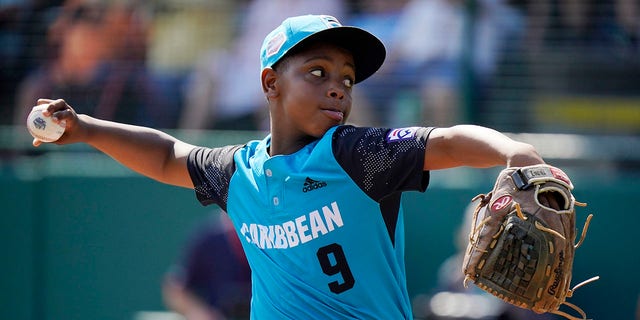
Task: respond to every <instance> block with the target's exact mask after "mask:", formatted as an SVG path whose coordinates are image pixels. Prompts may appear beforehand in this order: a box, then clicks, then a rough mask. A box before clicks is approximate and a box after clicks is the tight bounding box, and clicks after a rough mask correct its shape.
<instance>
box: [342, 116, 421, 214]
mask: <svg viewBox="0 0 640 320" xmlns="http://www.w3.org/2000/svg"><path fill="white" fill-rule="evenodd" d="M432 129H433V128H431V127H428V128H427V127H410V128H399V129H388V128H360V127H353V126H342V127H339V128H338V129H337V130H336V131H335V132H334V134H333V141H332V150H333V154H334V156H335V158H336V159H337V161H338V163H339V164H340V166H341V167H342V168H343V169H344V170H345V171H346V172H347V174H348V175H349V176H350V177H351V179H352V180H353V181H354V182H355V183H356V184H358V185H359V186H360V188H361V189H362V190H363V191H365V192H366V193H367V194H368V195H369V196H370V197H371V198H372V199H374V200H376V201H380V200H382V199H383V198H384V197H386V196H388V195H390V194H393V193H396V192H402V191H420V192H423V191H425V190H426V188H427V186H428V184H429V172H428V171H424V170H423V167H424V154H425V149H426V144H427V139H428V137H429V134H430V133H431V130H432Z"/></svg>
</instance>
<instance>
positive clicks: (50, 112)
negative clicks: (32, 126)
mask: <svg viewBox="0 0 640 320" xmlns="http://www.w3.org/2000/svg"><path fill="white" fill-rule="evenodd" d="M42 105H46V106H47V107H46V110H43V112H42V114H43V115H44V116H47V117H51V118H52V119H53V122H56V123H58V124H60V125H62V126H66V122H67V121H66V120H68V119H74V118H75V111H74V110H73V109H72V108H71V107H70V106H69V105H68V104H67V103H66V102H65V101H64V100H63V99H57V100H51V99H38V102H37V106H38V107H39V106H42Z"/></svg>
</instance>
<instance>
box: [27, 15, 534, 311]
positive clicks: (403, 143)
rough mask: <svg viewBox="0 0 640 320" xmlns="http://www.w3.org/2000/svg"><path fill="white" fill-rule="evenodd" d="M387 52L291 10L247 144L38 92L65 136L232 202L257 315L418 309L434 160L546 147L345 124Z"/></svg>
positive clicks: (270, 43) (450, 132) (480, 131)
mask: <svg viewBox="0 0 640 320" xmlns="http://www.w3.org/2000/svg"><path fill="white" fill-rule="evenodd" d="M384 58H385V48H384V46H383V44H382V43H381V42H380V41H379V40H378V39H377V38H376V37H375V36H373V35H371V34H370V33H369V32H367V31H364V30H362V29H358V28H354V27H347V26H342V25H341V24H340V23H339V22H338V20H336V18H334V17H331V16H322V15H308V16H300V17H292V18H289V19H287V20H285V21H284V22H283V23H282V24H281V25H280V26H278V27H277V28H276V29H275V30H273V31H272V32H271V33H270V34H269V35H267V37H266V38H265V40H264V43H263V46H262V50H261V52H260V59H261V62H262V70H261V73H260V76H261V80H262V89H263V91H264V94H265V97H266V99H267V101H268V106H269V111H270V114H271V123H270V125H271V132H270V134H269V135H268V136H267V137H265V138H264V139H263V140H260V141H250V142H247V143H246V144H244V145H230V146H225V147H219V148H207V147H198V146H194V145H190V144H188V143H186V142H183V141H179V140H177V139H175V138H173V137H171V136H169V135H167V134H165V133H163V132H160V131H157V130H154V129H150V128H145V127H137V126H131V125H126V124H121V123H114V122H109V121H104V120H99V119H96V118H93V117H90V116H88V115H78V114H76V113H75V112H74V110H73V109H72V108H71V107H70V106H69V105H68V104H67V103H66V102H65V101H63V100H45V99H41V100H39V101H38V104H39V105H43V104H44V105H47V106H48V107H47V108H48V114H50V115H52V116H53V117H54V119H55V121H58V122H60V121H63V122H65V123H66V132H65V134H64V135H63V136H62V138H61V139H60V140H59V141H57V142H56V143H57V144H69V143H77V142H83V143H87V144H89V145H91V146H93V147H95V148H97V149H98V150H100V151H102V152H104V153H106V154H107V155H109V156H111V157H113V158H114V159H115V160H117V161H119V162H120V163H122V164H124V165H125V166H127V167H129V168H131V169H133V170H135V171H137V172H139V173H141V174H143V175H145V176H148V177H150V178H152V179H155V180H157V181H160V182H163V183H167V184H172V185H176V186H182V187H186V188H192V189H194V190H195V193H196V197H197V199H198V200H199V201H200V202H201V203H202V204H203V205H209V204H217V205H219V206H220V207H221V208H222V209H224V210H225V211H226V212H227V213H228V215H229V217H230V218H231V220H232V221H233V224H234V227H235V229H236V231H237V233H238V235H239V237H240V239H241V241H242V245H243V248H244V251H245V253H246V255H247V258H248V261H249V264H250V266H251V269H252V285H253V288H252V294H253V295H252V301H251V318H252V319H411V318H412V312H411V304H410V298H409V295H408V293H407V287H406V279H405V278H406V277H405V263H404V246H405V242H404V241H405V240H404V225H403V214H402V208H401V195H402V192H404V191H409V190H415V191H420V192H422V191H425V189H426V188H427V185H428V182H429V171H430V170H437V169H445V168H452V167H458V166H471V167H478V168H483V167H491V166H525V165H533V164H539V163H543V160H542V158H541V157H540V156H539V155H538V153H537V152H536V150H535V149H534V148H533V147H532V146H531V145H528V144H525V143H520V142H517V141H513V140H511V139H510V138H508V137H506V136H505V135H503V134H501V133H498V132H496V131H494V130H492V129H488V128H484V127H479V126H472V125H460V126H453V127H449V128H430V127H409V128H363V127H354V126H349V125H344V123H345V121H346V120H347V118H348V116H349V112H350V111H351V104H352V101H351V93H352V90H353V86H354V84H356V83H358V82H360V81H363V80H365V79H366V78H367V77H369V76H370V75H372V74H373V73H375V72H376V70H378V68H379V67H380V65H381V64H382V63H383V60H384ZM40 143H41V142H40V141H38V140H37V139H36V140H34V145H35V146H37V145H39V144H40Z"/></svg>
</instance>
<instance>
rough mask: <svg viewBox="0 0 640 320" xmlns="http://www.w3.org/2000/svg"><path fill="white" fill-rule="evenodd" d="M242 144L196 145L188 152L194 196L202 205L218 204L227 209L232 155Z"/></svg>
mask: <svg viewBox="0 0 640 320" xmlns="http://www.w3.org/2000/svg"><path fill="white" fill-rule="evenodd" d="M241 147H242V145H232V146H225V147H219V148H205V147H198V148H195V149H193V150H191V152H190V153H189V157H188V159H187V168H188V169H189V175H190V176H191V181H193V185H194V190H195V192H196V197H197V199H198V201H200V203H201V204H202V205H205V206H206V205H210V204H214V203H215V204H218V205H219V206H220V207H221V208H222V209H223V210H225V211H226V209H227V200H228V196H229V183H230V181H231V176H232V175H233V173H234V172H235V170H236V166H235V163H234V161H233V155H234V153H235V151H236V150H238V149H240V148H241Z"/></svg>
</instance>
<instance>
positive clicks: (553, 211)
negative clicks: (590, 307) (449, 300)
mask: <svg viewBox="0 0 640 320" xmlns="http://www.w3.org/2000/svg"><path fill="white" fill-rule="evenodd" d="M571 190H573V185H572V184H571V180H570V179H569V177H568V176H567V175H566V174H565V173H564V172H563V171H562V170H560V169H558V168H555V167H552V166H549V165H534V166H527V167H511V168H507V169H504V170H503V171H502V172H501V173H500V175H499V176H498V179H497V181H496V184H495V186H494V188H493V190H492V191H491V192H489V193H488V194H480V195H478V196H476V197H475V198H474V199H473V201H476V200H478V199H479V200H480V203H479V204H478V205H477V206H476V209H475V212H474V215H473V221H472V223H471V225H472V227H471V231H470V234H469V244H468V247H467V251H466V252H465V257H464V262H463V272H464V274H465V286H467V284H468V282H469V281H472V282H474V283H475V284H476V285H477V286H478V287H480V288H481V289H483V290H485V291H487V292H489V293H491V294H493V295H495V296H497V297H498V298H500V299H502V300H504V301H506V302H508V303H511V304H513V305H516V306H518V307H521V308H525V309H530V310H533V311H535V312H536V313H546V312H550V313H554V314H558V315H561V316H563V317H565V318H567V319H586V315H585V313H584V312H583V311H582V309H580V308H579V307H577V306H575V305H573V304H571V303H569V302H566V301H565V299H566V298H567V297H571V296H572V295H573V292H574V290H576V289H577V288H578V287H580V286H582V285H584V284H586V283H589V282H591V281H595V280H597V279H598V277H594V278H591V279H589V280H587V281H584V282H582V283H580V284H578V285H576V286H575V287H574V288H571V289H570V288H569V287H570V282H571V274H572V265H573V258H574V253H575V249H576V248H578V247H579V246H580V245H581V244H582V242H583V240H584V237H585V235H586V232H587V229H588V227H589V223H590V221H591V218H592V216H593V215H591V214H590V215H589V216H588V217H587V219H586V222H585V224H584V227H583V228H582V234H581V236H580V240H579V241H578V243H575V240H576V235H577V230H576V228H575V225H576V222H575V221H576V218H575V206H583V207H584V206H586V204H584V203H580V202H577V201H575V198H574V197H573V194H572V193H571ZM561 305H566V306H568V307H570V308H572V309H573V310H575V311H576V312H578V313H579V314H580V315H581V318H578V317H575V316H572V315H570V314H568V313H566V312H563V311H560V310H559V309H560V306H561Z"/></svg>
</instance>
